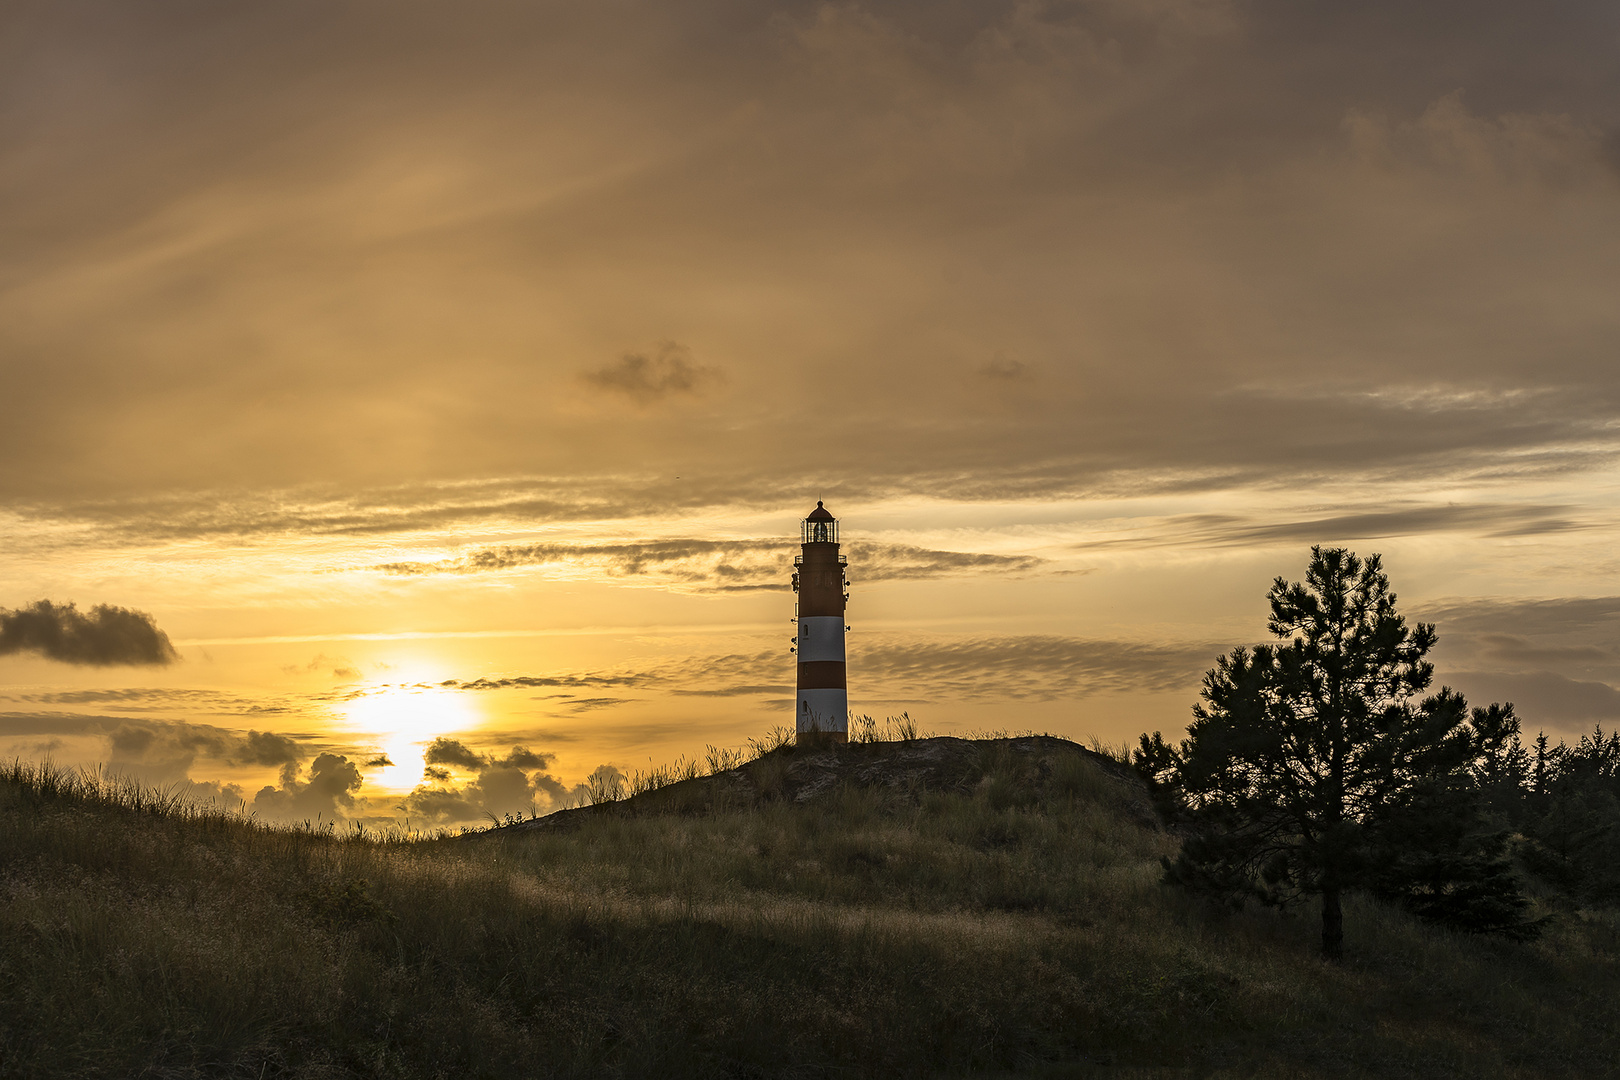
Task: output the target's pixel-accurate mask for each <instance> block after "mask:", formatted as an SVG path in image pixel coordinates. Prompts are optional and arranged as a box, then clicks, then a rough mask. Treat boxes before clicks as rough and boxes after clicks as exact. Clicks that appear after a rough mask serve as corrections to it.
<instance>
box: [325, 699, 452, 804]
mask: <svg viewBox="0 0 1620 1080" xmlns="http://www.w3.org/2000/svg"><path fill="white" fill-rule="evenodd" d="M343 712H344V716H345V718H346V719H347V720H348V723H349V725H350V726H351V727H352V728H353V729H354V730H355V732H356V734H365V735H369V736H371V737H372V738H374V739H376V740H377V742H378V743H379V744H380V745H381V747H382V749H383V753H385V754H387V755H388V760H389V761H390V762H392V764H391V765H386V766H384V767H383V768H381V769H379V770H378V771H377V772H375V773H373V774H371V777H370V778H369V780H370V782H371V783H373V784H375V785H376V786H377V787H379V788H383V789H386V790H390V791H401V792H403V791H409V790H411V789H412V788H414V787H415V786H416V785H417V784H418V783H419V782H420V781H421V779H422V765H423V761H422V748H423V747H424V746H426V745H427V744H428V743H430V742H432V741H433V739H434V738H436V737H438V736H440V735H449V734H451V733H453V732H458V731H466V730H467V729H468V728H474V727H477V726H478V725H479V723H480V720H481V718H480V716H479V714H478V712H477V711H476V710H475V709H473V708H472V706H471V705H469V704H468V702H467V698H466V695H465V694H461V693H458V692H456V691H454V690H441V689H437V688H430V687H422V686H400V685H388V686H379V687H376V688H375V689H373V690H371V691H369V692H368V691H362V692H361V694H360V696H358V697H356V698H354V699H353V700H351V701H349V702H348V703H346V704H345V705H344V706H343Z"/></svg>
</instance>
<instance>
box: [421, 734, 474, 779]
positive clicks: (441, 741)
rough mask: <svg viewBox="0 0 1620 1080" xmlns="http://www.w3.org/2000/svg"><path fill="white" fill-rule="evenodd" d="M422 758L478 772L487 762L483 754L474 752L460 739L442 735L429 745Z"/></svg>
mask: <svg viewBox="0 0 1620 1080" xmlns="http://www.w3.org/2000/svg"><path fill="white" fill-rule="evenodd" d="M422 760H423V761H425V762H427V763H428V764H429V765H454V766H456V768H458V769H467V770H470V771H473V772H477V771H478V770H479V769H482V768H483V767H484V765H485V764H486V763H485V761H484V758H483V756H482V755H481V754H476V753H474V752H473V751H472V750H471V749H469V748H468V747H467V744H466V743H463V742H462V741H461V740H459V739H451V738H446V737H445V736H443V735H440V736H439V737H438V738H436V739H434V740H433V742H432V743H430V744H429V745H428V748H427V750H425V751H424V752H423V754H422Z"/></svg>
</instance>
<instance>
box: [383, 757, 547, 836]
mask: <svg viewBox="0 0 1620 1080" xmlns="http://www.w3.org/2000/svg"><path fill="white" fill-rule="evenodd" d="M553 759H554V755H552V754H545V753H538V752H535V751H533V750H530V749H529V748H528V747H526V746H512V747H509V748H508V749H507V751H506V752H505V753H504V754H493V753H486V754H481V753H478V752H477V751H475V750H473V749H472V748H471V747H469V746H467V744H466V743H464V742H461V741H460V740H458V739H451V738H448V737H445V736H440V737H438V738H436V739H434V740H433V742H432V743H431V744H430V745H429V746H428V749H427V752H426V753H425V754H424V755H423V760H424V761H425V762H426V766H425V768H424V769H423V770H422V777H423V779H424V780H426V781H430V783H429V784H422V785H419V786H418V787H417V788H416V789H415V790H413V791H412V792H411V793H410V794H409V795H407V796H406V797H405V801H404V803H403V805H404V807H405V808H406V810H407V812H408V813H409V814H410V815H411V816H413V817H415V818H417V819H419V820H422V821H425V822H428V823H433V824H439V825H454V824H465V823H469V822H474V821H481V820H484V819H487V818H489V817H492V816H493V817H500V816H503V815H505V814H510V813H520V812H523V811H527V810H541V809H557V808H560V807H562V806H564V805H567V804H569V802H570V801H571V800H572V799H573V798H574V797H575V795H574V793H573V792H572V791H571V790H570V789H568V788H566V787H565V786H564V785H563V783H562V782H561V781H560V780H558V779H557V778H556V777H554V776H552V775H550V774H549V773H547V772H545V771H544V770H545V769H546V768H547V767H549V766H550V764H551V762H552V761H553ZM447 766H454V767H455V768H457V769H460V770H462V771H464V772H472V773H474V774H476V775H475V776H474V778H473V779H472V780H471V781H470V782H469V783H467V784H465V785H462V786H457V785H456V783H455V778H454V775H453V774H452V773H451V771H450V768H448V767H447Z"/></svg>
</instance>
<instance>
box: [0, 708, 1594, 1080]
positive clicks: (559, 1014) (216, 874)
mask: <svg viewBox="0 0 1620 1080" xmlns="http://www.w3.org/2000/svg"><path fill="white" fill-rule="evenodd" d="M1019 742H1023V741H1020V740H997V741H992V742H986V743H964V742H962V741H960V740H947V741H941V742H939V743H937V744H935V746H933V747H930V746H928V745H927V744H922V743H919V744H909V745H907V744H901V745H894V744H889V745H887V746H885V745H883V744H879V745H878V746H876V747H854V748H850V749H849V750H847V751H844V752H842V753H839V754H832V757H831V759H830V760H829V759H827V758H824V757H822V758H818V756H817V755H816V754H796V753H794V752H793V751H792V750H787V749H784V750H779V751H776V752H775V753H773V754H770V755H766V756H765V757H764V758H761V759H760V760H758V761H755V762H753V763H750V764H749V765H747V766H744V768H743V769H741V770H734V772H735V773H736V774H737V775H729V774H721V775H720V776H719V777H715V778H709V779H707V780H703V781H687V782H686V784H685V786H684V787H683V785H674V786H672V787H670V788H665V789H662V790H661V791H657V792H653V793H651V794H650V795H649V796H643V797H642V798H641V799H640V800H636V801H633V802H632V803H628V804H616V805H614V806H611V807H598V808H592V809H590V810H588V811H585V812H582V813H575V814H571V815H568V816H566V817H559V818H557V819H556V820H554V821H550V822H549V823H548V824H544V825H541V826H537V827H531V828H522V829H519V828H510V829H501V830H492V831H491V832H489V833H486V834H482V835H481V836H480V838H479V840H478V841H477V842H473V843H469V842H465V841H462V840H454V839H447V840H439V841H418V842H410V843H397V842H396V843H381V842H377V841H374V840H344V839H338V838H333V837H330V836H323V835H319V834H310V833H307V832H306V833H296V832H287V831H277V830H269V829H265V828H262V827H258V826H255V825H253V824H251V823H244V822H241V821H234V820H229V819H225V818H220V817H214V816H209V815H207V814H197V813H188V812H185V811H184V809H183V808H176V807H173V806H169V807H166V808H165V807H163V806H155V807H153V806H148V807H147V808H146V809H141V808H138V807H135V806H132V803H138V802H140V800H139V799H138V798H132V797H131V796H130V794H129V793H128V792H124V793H122V794H120V793H119V792H117V791H112V792H108V791H105V790H99V791H98V790H96V789H94V787H93V786H89V787H87V786H86V785H82V784H80V785H74V784H71V783H64V782H63V778H62V777H60V776H54V777H53V776H52V775H50V774H40V773H38V772H32V771H30V770H29V769H27V768H26V767H23V768H19V769H17V770H14V771H13V775H12V776H11V777H10V778H9V779H6V780H4V781H0V1075H3V1076H8V1077H9V1076H60V1075H84V1076H133V1075H150V1076H237V1075H240V1076H244V1077H260V1076H262V1077H267V1078H268V1077H275V1076H311V1077H318V1076H333V1077H336V1076H389V1077H417V1076H420V1077H431V1076H645V1075H661V1076H683V1075H689V1076H806V1077H810V1076H832V1075H838V1076H856V1075H870V1076H894V1075H900V1076H906V1075H910V1076H940V1075H952V1076H954V1075H965V1074H970V1073H984V1074H991V1075H996V1074H1007V1073H1014V1072H1016V1073H1024V1074H1031V1075H1051V1076H1092V1075H1100V1076H1121V1077H1123V1076H1193V1075H1198V1076H1234V1077H1236V1076H1277V1077H1283V1076H1287V1077H1295V1076H1347V1075H1355V1076H1413V1075H1422V1076H1458V1077H1463V1076H1468V1077H1490V1076H1500V1077H1534V1076H1547V1077H1553V1076H1569V1075H1584V1076H1604V1075H1613V1074H1614V1073H1615V1071H1616V1068H1617V1066H1616V1062H1617V1061H1620V1043H1617V1037H1616V1034H1615V1030H1614V1025H1613V1023H1612V1021H1613V1015H1614V1009H1615V1005H1616V1002H1617V1001H1620V965H1617V963H1616V961H1617V957H1620V932H1617V926H1616V923H1615V921H1614V920H1613V919H1612V918H1609V917H1599V916H1595V915H1583V914H1580V913H1576V914H1573V915H1570V916H1567V917H1564V918H1563V919H1562V920H1561V921H1559V922H1557V923H1556V924H1555V925H1554V926H1553V928H1552V930H1551V932H1550V933H1549V934H1548V936H1547V937H1546V938H1544V939H1543V940H1542V941H1540V942H1537V943H1534V944H1530V945H1513V944H1509V943H1503V942H1494V941H1488V940H1476V939H1467V938H1460V937H1457V936H1454V935H1452V934H1449V933H1446V932H1442V931H1436V930H1433V929H1430V928H1427V927H1424V926H1421V925H1418V924H1416V923H1414V922H1413V921H1411V920H1410V919H1408V918H1407V917H1406V916H1404V915H1402V914H1400V913H1399V912H1395V911H1391V910H1388V909H1385V908H1382V907H1380V906H1378V905H1376V904H1373V903H1370V902H1366V901H1356V902H1353V903H1352V904H1351V905H1350V909H1349V911H1348V912H1347V924H1348V930H1349V935H1350V940H1349V945H1350V953H1351V959H1350V961H1349V962H1348V963H1346V964H1345V965H1343V966H1337V967H1335V966H1329V965H1324V964H1323V963H1322V962H1320V961H1319V960H1317V959H1316V958H1315V956H1314V954H1313V947H1314V930H1315V928H1314V924H1313V921H1312V920H1311V919H1310V918H1299V919H1296V918H1290V917H1287V916H1283V915H1279V914H1277V913H1274V912H1246V913H1236V914H1234V913H1226V912H1219V911H1212V910H1210V909H1208V908H1206V907H1204V906H1203V905H1201V904H1199V903H1196V902H1193V901H1190V900H1188V899H1187V898H1185V897H1183V896H1181V895H1180V894H1178V893H1176V892H1174V891H1172V890H1168V889H1166V888H1164V887H1163V886H1161V885H1160V884H1159V876H1160V871H1159V861H1158V860H1159V858H1160V856H1162V855H1165V854H1168V853H1171V852H1172V851H1173V850H1174V847H1175V840H1174V838H1173V837H1171V836H1169V835H1167V834H1165V833H1164V832H1162V831H1161V830H1159V829H1157V828H1156V827H1154V825H1153V824H1152V823H1151V821H1150V820H1147V819H1146V818H1145V817H1144V815H1143V813H1142V805H1143V804H1142V801H1141V800H1142V795H1141V791H1140V789H1139V788H1138V787H1136V786H1135V785H1134V783H1133V781H1132V780H1131V778H1130V777H1129V776H1128V775H1127V774H1123V773H1121V772H1120V771H1118V770H1117V769H1114V768H1113V767H1112V765H1111V763H1108V762H1106V760H1105V759H1099V758H1097V757H1096V756H1095V755H1091V754H1089V753H1087V752H1085V751H1082V750H1081V749H1080V748H1078V747H1074V746H1073V744H1067V743H1063V742H1062V740H1043V741H1029V742H1024V745H1023V746H1019V745H1017V744H1018V743H1019ZM822 753H823V754H827V753H831V752H822ZM930 761H931V762H932V763H930ZM829 770H830V772H829ZM827 775H832V776H833V777H834V779H833V780H831V781H829V782H825V783H823V782H822V780H823V779H824V778H825V777H826V776H827ZM863 777H864V781H863ZM908 778H909V779H908ZM806 792H809V794H805V793H806ZM800 796H803V798H802V799H801V798H800ZM148 802H150V800H148Z"/></svg>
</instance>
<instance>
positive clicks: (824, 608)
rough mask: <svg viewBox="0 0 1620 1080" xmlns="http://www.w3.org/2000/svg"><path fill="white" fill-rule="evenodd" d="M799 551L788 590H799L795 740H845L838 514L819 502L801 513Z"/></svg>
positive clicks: (842, 563)
mask: <svg viewBox="0 0 1620 1080" xmlns="http://www.w3.org/2000/svg"><path fill="white" fill-rule="evenodd" d="M803 542H804V553H803V554H801V555H800V556H799V557H798V558H796V559H794V560H793V591H794V592H796V593H798V594H799V604H798V623H799V635H798V637H797V638H795V639H794V640H795V641H796V642H797V644H798V653H799V692H798V695H797V699H796V701H797V703H796V706H795V707H796V710H797V713H798V716H797V722H796V723H795V725H794V728H795V730H796V731H797V732H798V741H799V743H800V744H806V743H829V742H831V743H845V742H848V741H849V690H848V686H849V683H848V682H847V681H846V679H845V675H844V631H845V630H846V629H847V627H845V626H844V602H845V601H847V600H848V599H849V594H848V593H847V592H845V590H846V589H848V588H849V581H848V579H846V578H845V577H844V567H845V566H847V565H848V564H849V561H848V560H847V559H845V558H844V556H842V555H840V554H838V519H837V518H835V517H833V516H832V515H831V514H829V513H828V512H827V508H826V507H825V506H822V505H821V503H819V502H817V503H816V508H815V509H814V510H812V511H810V516H809V517H807V518H805V519H804V529H803Z"/></svg>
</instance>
